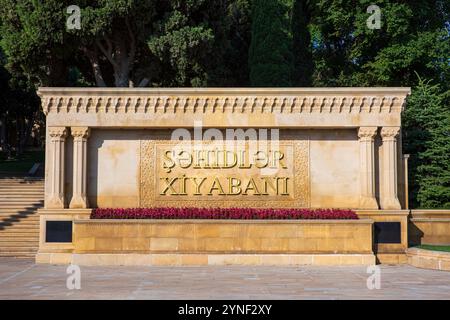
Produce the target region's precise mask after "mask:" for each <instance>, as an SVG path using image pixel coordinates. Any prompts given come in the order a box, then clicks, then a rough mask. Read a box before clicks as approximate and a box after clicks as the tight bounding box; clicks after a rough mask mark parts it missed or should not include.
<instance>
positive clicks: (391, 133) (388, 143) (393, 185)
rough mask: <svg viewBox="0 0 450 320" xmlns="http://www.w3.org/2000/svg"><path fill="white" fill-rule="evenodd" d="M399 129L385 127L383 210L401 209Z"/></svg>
mask: <svg viewBox="0 0 450 320" xmlns="http://www.w3.org/2000/svg"><path fill="white" fill-rule="evenodd" d="M399 132H400V128H399V127H383V128H382V129H381V137H382V139H383V173H382V174H383V179H382V190H381V191H382V192H381V201H380V202H381V209H401V206H400V202H399V201H398V197H397V136H398V134H399Z"/></svg>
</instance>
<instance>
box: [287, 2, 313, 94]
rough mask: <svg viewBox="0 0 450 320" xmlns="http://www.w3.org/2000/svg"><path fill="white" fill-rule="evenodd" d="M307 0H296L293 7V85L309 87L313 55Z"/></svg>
mask: <svg viewBox="0 0 450 320" xmlns="http://www.w3.org/2000/svg"><path fill="white" fill-rule="evenodd" d="M308 2H309V1H307V0H294V5H293V8H292V22H291V28H292V52H293V56H294V70H293V74H292V81H293V85H294V86H296V87H309V86H311V84H312V73H313V68H314V66H313V57H312V53H311V35H310V33H309V29H308V25H309V22H310V19H311V16H310V8H309V5H308Z"/></svg>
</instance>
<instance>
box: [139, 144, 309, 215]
mask: <svg viewBox="0 0 450 320" xmlns="http://www.w3.org/2000/svg"><path fill="white" fill-rule="evenodd" d="M140 158H141V199H140V205H141V206H142V207H155V206H167V205H170V206H202V207H217V206H227V207H233V206H244V207H308V206H309V192H310V190H309V164H308V159H309V157H308V141H307V140H298V141H281V142H279V143H278V144H277V146H271V145H270V143H269V144H267V145H264V146H261V145H255V146H253V145H252V144H248V143H247V144H241V145H234V146H231V147H230V145H227V144H226V143H209V144H208V143H202V144H201V145H190V144H177V143H176V142H172V141H167V140H166V141H155V140H146V141H142V142H141V157H140ZM236 201H238V202H236Z"/></svg>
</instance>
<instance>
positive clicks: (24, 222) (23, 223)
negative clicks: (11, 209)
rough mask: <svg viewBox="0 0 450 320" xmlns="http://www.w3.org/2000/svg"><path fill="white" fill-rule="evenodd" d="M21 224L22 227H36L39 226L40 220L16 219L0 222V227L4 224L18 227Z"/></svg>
mask: <svg viewBox="0 0 450 320" xmlns="http://www.w3.org/2000/svg"><path fill="white" fill-rule="evenodd" d="M19 223H20V225H21V226H24V227H25V226H35V225H39V220H35V219H16V218H10V219H3V220H1V221H0V226H1V225H3V224H16V226H17V225H18V224H19Z"/></svg>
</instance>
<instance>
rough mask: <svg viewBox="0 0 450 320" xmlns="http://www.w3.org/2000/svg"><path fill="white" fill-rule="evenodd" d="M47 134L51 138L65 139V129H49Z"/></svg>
mask: <svg viewBox="0 0 450 320" xmlns="http://www.w3.org/2000/svg"><path fill="white" fill-rule="evenodd" d="M48 134H49V135H50V137H52V138H60V139H65V138H66V137H67V129H66V127H49V128H48Z"/></svg>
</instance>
